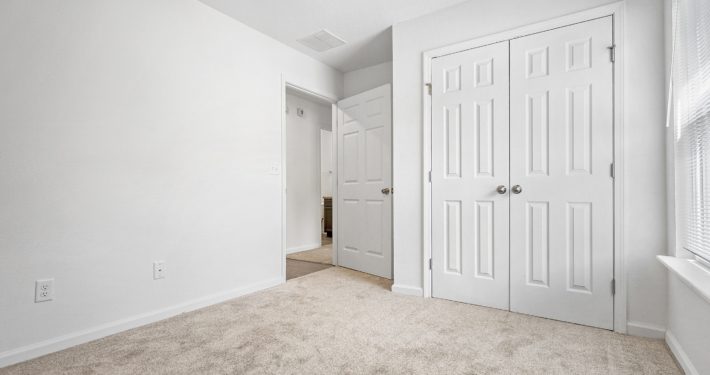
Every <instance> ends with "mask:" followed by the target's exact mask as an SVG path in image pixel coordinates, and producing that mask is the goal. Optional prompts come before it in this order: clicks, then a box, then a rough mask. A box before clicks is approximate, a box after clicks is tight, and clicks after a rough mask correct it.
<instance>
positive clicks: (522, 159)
mask: <svg viewBox="0 0 710 375" xmlns="http://www.w3.org/2000/svg"><path fill="white" fill-rule="evenodd" d="M612 44H613V39H612V20H611V17H605V18H601V19H597V20H594V21H588V22H584V23H580V24H576V25H572V26H568V27H564V28H560V29H556V30H551V31H547V32H543V33H539V34H535V35H530V36H527V37H524V38H519V39H514V40H512V41H511V42H510V77H511V79H510V83H511V85H510V90H511V91H510V151H511V152H510V181H511V185H513V186H515V185H519V186H520V187H521V189H522V191H521V192H520V193H519V194H512V195H511V200H510V218H511V220H510V239H511V252H510V259H511V262H510V275H511V279H510V285H511V289H510V297H511V310H512V311H518V312H522V313H527V314H532V315H538V316H544V317H548V318H553V319H559V320H564V321H568V322H574V323H580V324H585V325H590V326H595V327H601V328H607V329H612V328H613V295H612V288H611V282H612V279H613V265H614V246H613V228H614V226H613V225H614V214H613V208H614V206H613V189H614V181H613V178H612V176H611V173H610V169H611V165H612V163H613V161H614V155H613V131H614V130H613V87H612V84H613V81H612V79H613V77H612V69H613V64H612V62H611V61H610V59H609V51H608V49H607V48H608V47H610V46H611V45H612ZM511 190H516V189H514V188H511ZM513 193H515V191H513Z"/></svg>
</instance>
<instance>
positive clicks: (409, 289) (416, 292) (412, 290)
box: [392, 284, 424, 297]
mask: <svg viewBox="0 0 710 375" xmlns="http://www.w3.org/2000/svg"><path fill="white" fill-rule="evenodd" d="M392 293H397V294H404V295H407V296H417V297H422V296H424V289H422V288H419V287H416V286H408V285H400V284H393V285H392Z"/></svg>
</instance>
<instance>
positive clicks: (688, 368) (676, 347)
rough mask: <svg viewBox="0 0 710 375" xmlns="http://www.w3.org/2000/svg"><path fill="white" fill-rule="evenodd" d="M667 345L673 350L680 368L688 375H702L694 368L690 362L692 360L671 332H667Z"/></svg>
mask: <svg viewBox="0 0 710 375" xmlns="http://www.w3.org/2000/svg"><path fill="white" fill-rule="evenodd" d="M666 344H667V345H668V347H669V348H670V349H671V353H673V356H674V357H675V360H676V361H677V362H678V364H679V365H680V367H681V368H683V371H684V372H685V374H686V375H700V373H699V372H698V370H696V369H695V366H693V363H692V362H690V358H688V355H687V354H686V353H685V350H683V347H681V346H680V343H679V342H678V339H676V338H675V336H673V333H672V332H671V331H666Z"/></svg>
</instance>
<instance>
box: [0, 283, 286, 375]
mask: <svg viewBox="0 0 710 375" xmlns="http://www.w3.org/2000/svg"><path fill="white" fill-rule="evenodd" d="M281 283H282V281H281V278H280V277H277V278H274V279H270V280H266V281H261V282H258V283H255V284H251V285H248V286H245V287H241V288H236V289H232V290H228V291H224V292H219V293H215V294H212V295H209V296H205V297H200V298H197V299H193V300H191V301H187V302H184V303H181V304H178V305H174V306H171V307H166V308H164V309H160V310H155V311H151V312H148V313H144V314H138V315H134V316H132V317H129V318H125V319H120V320H116V321H113V322H110V323H106V324H102V325H99V326H96V327H92V328H88V329H84V330H80V331H76V332H72V333H69V334H66V335H62V336H59V337H55V338H52V339H48V340H44V341H41V342H38V343H35V344H30V345H26V346H23V347H20V348H17V349H12V350H8V351H5V352H2V353H0V368H2V367H6V366H10V365H13V364H15V363H19V362H23V361H27V360H29V359H32V358H36V357H39V356H43V355H46V354H49V353H53V352H57V351H60V350H63V349H66V348H69V347H72V346H76V345H79V344H83V343H86V342H89V341H93V340H97V339H100V338H102V337H106V336H109V335H113V334H116V333H119V332H123V331H126V330H129V329H133V328H137V327H140V326H144V325H146V324H150V323H154V322H157V321H160V320H163V319H167V318H170V317H173V316H176V315H179V314H182V313H186V312H190V311H194V310H197V309H201V308H203V307H207V306H211V305H215V304H218V303H221V302H224V301H227V300H230V299H234V298H237V297H241V296H244V295H247V294H251V293H254V292H257V291H260V290H264V289H267V288H271V287H274V286H277V285H279V284H281Z"/></svg>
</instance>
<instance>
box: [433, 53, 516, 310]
mask: <svg viewBox="0 0 710 375" xmlns="http://www.w3.org/2000/svg"><path fill="white" fill-rule="evenodd" d="M432 92H433V93H434V95H433V96H432V170H431V178H432V207H431V213H432V218H434V219H433V222H434V225H433V228H432V242H433V247H432V249H433V251H434V256H433V262H432V273H433V279H434V285H433V289H432V295H433V296H434V297H438V298H445V299H451V300H456V301H462V302H468V303H474V304H478V305H485V306H490V307H496V308H500V309H508V193H507V191H504V189H506V190H507V186H508V42H503V43H498V44H494V45H490V46H486V47H481V48H476V49H472V50H469V51H465V52H461V53H457V54H455V55H449V56H444V57H440V58H437V59H434V61H433V63H432ZM498 186H502V188H501V189H500V192H498V191H497V187H498Z"/></svg>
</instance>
